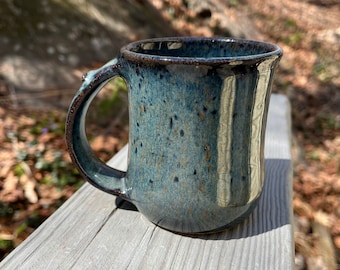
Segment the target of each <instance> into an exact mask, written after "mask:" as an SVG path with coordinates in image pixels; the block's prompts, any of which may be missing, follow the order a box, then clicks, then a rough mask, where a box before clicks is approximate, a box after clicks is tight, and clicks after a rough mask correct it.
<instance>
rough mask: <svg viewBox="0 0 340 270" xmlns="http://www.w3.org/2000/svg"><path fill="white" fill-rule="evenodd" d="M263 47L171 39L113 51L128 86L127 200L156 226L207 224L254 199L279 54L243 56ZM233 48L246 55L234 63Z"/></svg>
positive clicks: (192, 228)
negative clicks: (116, 51) (118, 58)
mask: <svg viewBox="0 0 340 270" xmlns="http://www.w3.org/2000/svg"><path fill="white" fill-rule="evenodd" d="M261 44H262V43H260V45H261ZM262 46H263V47H265V46H264V45H263V44H262ZM267 46H269V45H267ZM258 47H260V48H258ZM263 47H261V46H259V44H258V43H253V42H248V43H246V42H245V41H242V42H240V41H235V40H234V41H233V42H232V41H228V40H225V39H221V40H220V39H217V40H215V41H214V42H212V40H211V39H199V40H197V39H182V40H181V39H180V40H171V39H170V40H152V41H149V42H144V43H143V42H142V43H138V42H137V43H135V44H132V45H129V46H128V47H126V48H124V49H123V50H122V55H121V60H120V61H121V63H122V64H121V72H122V76H123V77H124V78H126V81H127V82H128V83H127V84H128V87H129V114H130V124H129V126H130V138H129V162H128V170H127V176H126V179H127V180H126V185H127V187H128V190H129V193H128V198H129V199H130V200H131V201H132V202H133V203H134V204H135V205H136V206H137V208H138V209H139V211H140V212H142V213H143V214H144V215H145V216H146V217H148V218H149V219H150V220H151V221H152V222H154V223H155V224H157V225H159V226H161V227H165V228H167V229H170V230H173V231H179V232H187V233H193V232H211V231H215V230H221V229H223V228H225V227H226V226H230V225H231V224H234V223H236V222H238V221H239V220H241V219H242V218H243V217H245V216H247V214H248V213H249V212H250V211H251V210H252V209H253V208H254V206H255V205H256V202H257V200H258V198H259V196H260V194H261V191H262V187H263V181H264V157H263V153H264V135H265V126H266V116H267V110H268V104H269V98H270V89H271V83H272V78H273V74H272V73H273V69H274V67H275V65H276V63H277V60H278V56H272V57H267V58H265V57H263V58H261V57H257V58H255V59H252V57H253V58H254V55H255V54H257V55H258V54H260V53H263V52H268V51H270V50H269V49H268V48H266V47H265V48H263ZM266 50H267V51H266ZM131 52H133V54H132V55H131ZM239 56H247V57H248V58H250V60H249V59H244V60H242V59H241V60H238V61H236V60H235V59H237V58H238V57H239ZM223 57H224V58H229V59H230V61H224V62H223V61H220V60H221V58H223ZM173 58H175V59H173ZM200 58H201V59H200ZM192 59H196V61H192ZM162 60H163V61H162ZM197 60H198V61H197ZM219 61H220V62H219Z"/></svg>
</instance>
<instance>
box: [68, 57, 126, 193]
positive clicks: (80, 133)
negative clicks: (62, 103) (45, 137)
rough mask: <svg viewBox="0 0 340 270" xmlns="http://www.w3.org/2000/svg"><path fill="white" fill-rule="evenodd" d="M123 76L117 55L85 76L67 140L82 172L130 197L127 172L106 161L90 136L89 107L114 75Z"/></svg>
mask: <svg viewBox="0 0 340 270" xmlns="http://www.w3.org/2000/svg"><path fill="white" fill-rule="evenodd" d="M116 76H121V77H122V75H121V73H120V64H119V60H118V59H117V58H116V59H113V60H111V61H110V62H108V63H107V64H105V65H104V66H102V67H101V68H99V69H96V70H92V71H89V72H88V73H86V74H85V75H84V76H83V84H82V85H81V87H80V89H79V91H78V92H77V94H76V95H75V97H74V98H73V100H72V102H71V105H70V107H69V111H68V114H67V119H66V129H65V133H66V134H65V135H66V144H67V148H68V151H69V153H70V156H71V159H72V161H73V163H74V164H75V165H76V167H77V169H78V170H79V173H80V175H81V176H82V177H83V178H85V179H86V180H87V181H88V182H89V183H90V184H92V185H94V186H95V187H97V188H99V189H101V190H103V191H105V192H107V193H110V194H113V195H117V196H120V197H127V188H126V186H125V182H126V172H123V171H120V170H117V169H114V168H111V167H109V166H108V165H106V164H105V163H104V162H102V161H101V160H100V159H99V158H98V157H97V156H96V155H95V153H94V152H93V150H92V148H91V146H90V145H89V142H88V140H87V137H86V131H85V118H86V113H87V110H88V108H89V106H90V104H91V102H92V100H93V99H94V98H95V96H96V95H97V93H98V92H99V91H100V90H101V89H102V88H103V87H104V85H105V84H106V83H107V82H108V81H109V80H110V79H112V78H113V77H116Z"/></svg>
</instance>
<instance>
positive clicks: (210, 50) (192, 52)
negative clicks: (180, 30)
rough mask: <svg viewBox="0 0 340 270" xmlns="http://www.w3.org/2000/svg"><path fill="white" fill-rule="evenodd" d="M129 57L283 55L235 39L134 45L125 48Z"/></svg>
mask: <svg viewBox="0 0 340 270" xmlns="http://www.w3.org/2000/svg"><path fill="white" fill-rule="evenodd" d="M122 54H123V55H124V56H127V57H128V58H135V59H136V58H142V59H144V60H146V59H147V58H152V59H153V60H154V61H155V60H167V61H178V60H179V59H182V60H189V61H190V60H192V61H194V60H201V61H202V60H203V61H204V60H247V59H254V58H259V57H260V58H262V57H269V56H272V55H277V56H279V55H281V54H282V51H281V49H280V47H279V46H277V45H275V44H272V43H268V42H261V41H254V40H244V39H233V38H194V37H187V38H185V37H179V38H163V39H149V40H141V41H137V42H133V43H130V44H129V45H127V46H126V47H125V48H123V49H122Z"/></svg>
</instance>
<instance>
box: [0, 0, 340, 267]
mask: <svg viewBox="0 0 340 270" xmlns="http://www.w3.org/2000/svg"><path fill="white" fill-rule="evenodd" d="M201 2H202V1H182V0H168V1H160V0H152V1H151V3H152V4H153V5H154V7H155V8H156V9H158V10H159V12H160V13H161V14H162V16H163V17H164V18H165V20H168V21H169V22H171V25H172V27H173V28H174V29H175V30H176V31H177V32H178V33H180V34H181V35H195V36H198V35H200V36H215V35H223V36H229V35H234V36H239V37H246V38H254V39H261V40H267V41H271V42H274V43H277V44H279V45H280V46H281V47H282V48H283V51H284V56H283V58H282V61H281V63H280V66H279V69H278V72H277V74H276V79H275V82H274V85H273V92H276V93H283V94H285V95H287V96H288V97H289V99H290V102H291V108H292V130H293V132H292V143H293V171H294V179H293V181H294V182H293V189H294V192H293V206H294V222H295V228H294V229H295V232H294V234H295V248H296V258H295V264H296V269H336V265H338V266H339V264H340V51H339V47H340V21H339V18H340V6H339V5H338V4H337V1H336V0H334V1H333V0H301V1H296V0H287V1H281V0H270V1H269V0H268V1H266V0H254V1H247V0H229V1H227V2H228V5H226V4H221V1H218V0H210V1H206V2H205V3H204V4H202V3H201ZM188 3H189V4H188ZM226 18H227V21H226ZM226 25H227V26H228V25H229V26H230V25H233V27H229V28H228V27H227V26H226ZM100 64H101V63H94V64H93V65H92V66H88V67H84V68H82V69H76V71H75V72H77V74H82V72H84V71H86V70H87V69H89V68H93V67H94V66H96V65H100ZM117 84H118V85H119V84H120V82H117ZM10 87H11V86H10V85H8V84H6V82H5V81H2V80H0V96H2V98H3V99H2V100H5V99H6V103H4V102H3V103H0V260H1V258H2V257H4V256H5V255H6V254H8V252H9V251H10V250H11V249H13V248H14V247H15V246H17V245H18V244H19V243H20V242H22V241H23V240H24V239H25V238H26V237H27V236H28V235H29V234H30V233H31V232H32V231H33V230H34V229H35V228H37V227H38V226H39V225H40V224H41V222H43V221H44V220H45V219H46V218H47V217H48V216H50V215H51V214H52V213H53V212H54V211H55V210H56V209H57V208H58V207H59V206H60V205H61V204H62V203H63V202H64V201H65V200H66V199H68V198H69V197H70V196H71V195H72V194H73V193H74V192H75V191H76V190H77V189H78V188H79V187H80V186H81V184H82V183H83V181H82V180H81V179H80V177H79V175H78V173H77V171H75V169H74V167H73V166H72V164H71V162H70V159H69V156H68V154H67V152H66V147H65V143H64V121H65V115H66V112H65V110H58V109H53V110H46V109H45V110H44V109H39V110H38V109H34V108H32V107H30V108H26V107H24V106H20V102H19V105H18V101H17V100H16V96H15V94H13V91H12V92H11V89H10ZM121 92H123V94H121V93H118V94H117V93H116V94H115V95H111V94H109V96H107V94H104V95H103V97H102V99H101V100H100V97H99V101H98V105H94V107H95V108H96V109H97V110H98V108H99V109H101V110H108V107H107V105H106V103H105V102H106V101H105V100H104V98H105V99H107V98H109V99H111V102H117V101H119V102H122V101H124V102H123V104H126V93H124V91H121ZM6 93H7V95H6ZM11 93H12V94H11ZM0 101H1V99H0ZM96 106H97V107H96ZM94 111H95V110H94ZM97 113H98V112H97ZM100 113H107V112H106V111H105V112H103V111H102V112H100ZM110 117H111V116H110ZM120 117H123V118H124V121H121V118H120V119H116V120H114V124H111V125H110V128H112V127H113V130H114V132H113V134H112V130H111V129H110V130H108V128H107V123H106V124H105V123H102V125H101V128H98V125H96V124H98V123H95V122H96V121H93V122H94V123H91V121H89V122H90V123H89V134H90V137H91V138H92V140H91V145H92V147H93V148H94V150H95V151H96V152H97V153H98V155H100V157H101V158H103V159H104V160H107V159H108V158H110V157H111V156H112V155H113V154H114V153H115V152H116V151H118V150H119V149H120V148H121V147H122V146H123V145H124V144H125V143H126V142H127V134H128V132H127V124H126V123H127V121H128V120H127V115H126V111H123V113H122V114H120ZM93 119H98V118H96V116H95V115H94V116H93ZM110 119H111V118H110ZM99 124H100V123H99ZM109 133H110V136H109V135H108V134H109ZM107 149H111V151H108V150H107ZM332 267H333V268H332ZM334 267H335V268H334Z"/></svg>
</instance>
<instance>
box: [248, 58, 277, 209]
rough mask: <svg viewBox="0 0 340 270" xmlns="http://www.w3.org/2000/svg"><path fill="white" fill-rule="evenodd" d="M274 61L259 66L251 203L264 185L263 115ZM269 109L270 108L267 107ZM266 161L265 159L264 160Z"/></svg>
mask: <svg viewBox="0 0 340 270" xmlns="http://www.w3.org/2000/svg"><path fill="white" fill-rule="evenodd" d="M272 63H273V59H268V60H266V61H263V62H262V63H261V64H259V66H258V68H257V69H258V72H259V79H258V83H257V86H256V90H255V91H256V93H255V100H254V103H253V117H252V127H251V146H250V161H249V162H250V168H251V170H250V171H251V183H250V196H249V201H248V202H249V203H250V202H252V201H253V200H254V199H255V198H257V197H258V196H259V195H260V193H261V190H262V187H263V180H264V179H263V177H264V175H263V174H264V172H263V171H262V166H263V164H261V163H260V162H261V158H262V157H261V156H263V153H261V147H263V145H262V144H264V141H263V142H262V141H261V133H262V129H263V128H265V127H264V126H263V124H264V125H265V124H266V123H263V117H264V113H265V111H266V108H265V106H266V104H265V98H266V95H267V91H268V90H269V89H268V87H269V85H268V83H269V79H270V74H271V68H270V66H271V64H272ZM267 109H268V108H267ZM261 145H262V146H261ZM262 162H264V160H262Z"/></svg>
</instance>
